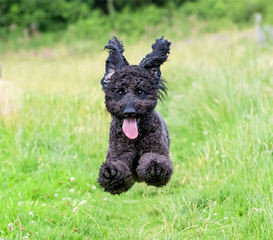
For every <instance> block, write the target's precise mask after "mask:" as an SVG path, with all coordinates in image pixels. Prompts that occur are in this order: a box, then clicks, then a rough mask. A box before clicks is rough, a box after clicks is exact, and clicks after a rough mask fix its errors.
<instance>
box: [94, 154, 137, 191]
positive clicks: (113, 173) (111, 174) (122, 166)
mask: <svg viewBox="0 0 273 240" xmlns="http://www.w3.org/2000/svg"><path fill="white" fill-rule="evenodd" d="M131 159H132V156H131V155H130V154H128V153H127V154H123V155H120V156H118V157H116V156H115V157H114V156H113V155H111V153H110V152H108V154H107V157H106V161H105V162H104V163H103V164H102V166H101V167H100V172H99V177H98V183H99V185H100V186H101V187H102V188H104V190H105V191H107V192H110V193H111V194H120V193H122V192H125V191H127V190H129V189H130V188H131V187H132V186H133V184H134V178H133V174H132V171H131V168H132V167H131V164H132V160H131Z"/></svg>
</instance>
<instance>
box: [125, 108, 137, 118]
mask: <svg viewBox="0 0 273 240" xmlns="http://www.w3.org/2000/svg"><path fill="white" fill-rule="evenodd" d="M123 114H124V117H135V116H136V110H135V109H134V108H132V107H126V108H125V109H124V111H123Z"/></svg>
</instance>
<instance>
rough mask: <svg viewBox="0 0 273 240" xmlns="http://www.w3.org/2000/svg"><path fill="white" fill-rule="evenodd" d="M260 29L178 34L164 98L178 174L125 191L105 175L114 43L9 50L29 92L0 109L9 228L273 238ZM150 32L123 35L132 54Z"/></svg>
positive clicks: (269, 83)
mask: <svg viewBox="0 0 273 240" xmlns="http://www.w3.org/2000/svg"><path fill="white" fill-rule="evenodd" d="M252 36H253V33H252V32H251V31H245V32H223V33H219V34H217V35H206V36H203V37H202V38H199V39H188V40H186V41H182V40H174V41H173V45H172V51H171V55H170V58H169V61H168V62H167V63H166V64H165V65H164V66H163V68H162V72H163V76H165V79H166V80H167V85H168V88H169V90H168V97H167V98H166V101H165V102H163V103H159V106H158V107H157V109H158V111H159V112H160V113H161V114H162V115H163V117H164V118H165V120H166V122H167V125H168V127H169V131H170V136H171V153H170V156H171V159H172V161H173V164H174V174H173V177H172V179H171V182H170V183H169V184H168V185H167V186H166V187H164V188H160V189H158V188H154V187H148V186H146V185H145V184H144V183H138V184H135V185H134V186H133V188H132V189H131V190H130V191H128V192H127V193H124V194H122V195H120V196H112V195H110V194H108V193H105V192H103V191H102V190H101V189H100V188H99V186H98V184H97V182H96V178H97V175H98V170H99V167H100V165H101V163H102V162H103V161H104V158H105V153H106V150H107V145H108V144H107V141H108V130H109V123H110V116H109V114H108V113H107V112H106V109H105V107H104V102H103V93H102V91H101V90H100V88H101V87H100V84H99V81H100V78H101V76H103V71H104V60H105V58H106V53H105V52H104V53H103V52H93V53H87V52H86V53H82V52H81V53H80V54H77V53H74V54H71V53H70V51H69V49H66V48H65V47H63V48H58V49H54V48H53V49H45V50H43V51H22V52H7V53H6V54H5V55H3V56H1V63H2V65H3V66H2V67H3V77H4V78H5V79H7V80H9V81H10V82H12V83H13V84H14V85H15V86H17V87H20V88H21V89H22V91H23V93H22V96H21V98H20V101H21V109H20V111H19V112H17V113H16V114H14V115H13V116H12V117H10V118H8V117H7V116H5V117H3V116H2V118H1V121H0V162H1V167H0V210H1V217H0V239H27V238H26V236H28V237H29V239H255V240H256V239H271V238H272V236H273V210H272V209H273V187H272V182H273V171H272V170H273V161H272V160H273V153H272V152H273V131H272V129H273V117H272V116H273V78H272V76H273V61H272V54H273V49H272V47H268V48H259V47H258V46H257V45H256V44H255V42H254V40H253V38H252ZM152 41H153V40H149V41H148V40H145V41H142V42H141V43H139V44H137V45H131V46H126V43H125V49H126V52H125V55H126V57H127V58H128V60H129V61H130V62H132V63H137V62H139V61H140V60H141V58H142V57H143V56H144V55H145V54H146V53H147V52H149V51H150V44H151V43H152ZM71 177H74V178H75V181H74V182H71V181H70V178H71ZM9 228H10V229H9ZM75 229H77V231H76V230H75ZM23 237H25V238H23Z"/></svg>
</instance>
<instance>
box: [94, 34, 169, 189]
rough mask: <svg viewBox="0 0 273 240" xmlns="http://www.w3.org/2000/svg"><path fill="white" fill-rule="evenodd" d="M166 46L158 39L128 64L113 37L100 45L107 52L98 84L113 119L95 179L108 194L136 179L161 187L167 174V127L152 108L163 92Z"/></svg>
mask: <svg viewBox="0 0 273 240" xmlns="http://www.w3.org/2000/svg"><path fill="white" fill-rule="evenodd" d="M170 45H171V43H170V42H168V41H167V40H165V39H164V38H163V37H161V38H160V39H157V40H156V42H155V43H154V44H153V46H152V49H153V51H152V52H151V53H150V54H148V55H146V57H145V58H144V59H143V60H142V61H141V62H140V64H139V65H129V64H128V62H127V61H126V59H125V57H124V56H123V55H122V53H123V51H124V49H123V45H122V43H121V42H119V41H118V39H117V38H116V37H113V39H112V40H109V42H108V44H107V46H105V48H106V49H107V50H108V51H109V57H108V58H107V60H106V66H105V75H104V77H103V79H102V80H101V84H102V87H103V91H104V93H105V104H106V108H107V110H108V112H109V113H111V115H112V122H111V127H110V137H109V148H108V152H107V156H106V161H105V163H103V164H102V166H101V168H100V172H99V177H98V182H99V184H100V186H101V187H103V188H104V190H105V191H108V192H110V193H111V194H120V193H122V192H125V191H127V190H128V189H129V188H130V187H132V185H133V184H134V182H135V181H138V182H141V181H145V182H146V183H147V184H149V185H154V186H157V187H160V186H163V185H166V184H167V183H168V182H169V180H170V178H171V175H172V172H173V166H172V163H171V161H170V159H169V146H170V139H169V134H168V129H167V126H166V124H165V122H164V120H163V119H162V117H161V116H160V115H159V114H158V113H157V112H156V111H155V110H154V109H155V107H156V104H157V100H158V99H161V97H162V94H163V93H164V92H166V87H165V85H164V82H163V80H162V79H161V72H160V65H161V64H163V63H164V62H165V61H166V60H167V58H168V54H169V51H170Z"/></svg>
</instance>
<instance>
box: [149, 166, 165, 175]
mask: <svg viewBox="0 0 273 240" xmlns="http://www.w3.org/2000/svg"><path fill="white" fill-rule="evenodd" d="M162 173H163V168H162V167H161V166H159V165H158V164H153V165H152V166H151V167H150V168H149V169H148V175H150V176H151V177H155V178H157V177H160V176H161V175H162Z"/></svg>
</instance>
